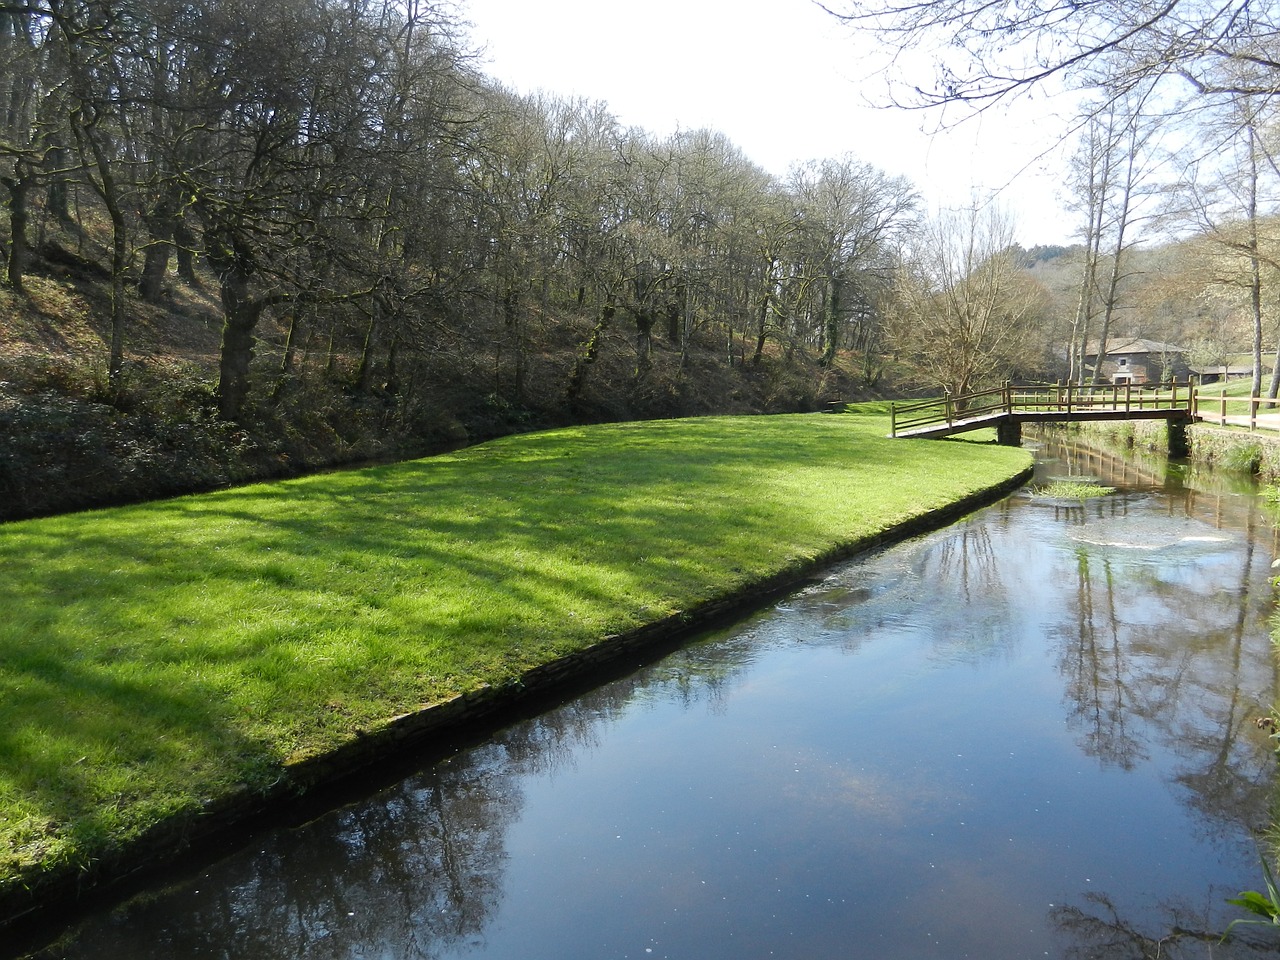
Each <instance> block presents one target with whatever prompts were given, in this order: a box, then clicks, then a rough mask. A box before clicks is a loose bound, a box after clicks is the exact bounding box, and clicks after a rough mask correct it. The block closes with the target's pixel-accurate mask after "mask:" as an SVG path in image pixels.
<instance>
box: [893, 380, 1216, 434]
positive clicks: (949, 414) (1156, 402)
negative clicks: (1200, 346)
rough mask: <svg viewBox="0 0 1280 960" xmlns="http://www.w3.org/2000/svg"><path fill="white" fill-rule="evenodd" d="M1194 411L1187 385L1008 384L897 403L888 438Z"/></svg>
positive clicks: (1184, 417) (1184, 415)
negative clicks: (936, 397) (1014, 425)
mask: <svg viewBox="0 0 1280 960" xmlns="http://www.w3.org/2000/svg"><path fill="white" fill-rule="evenodd" d="M1194 407H1195V394H1194V390H1193V389H1192V387H1191V384H1190V383H1185V384H1179V383H1176V382H1175V383H1167V384H1154V385H1146V384H1143V385H1139V386H1134V385H1132V384H1123V385H1120V384H1108V385H1106V386H1092V385H1089V386H1085V385H1080V384H1053V385H1043V386H1023V387H1014V386H1012V385H1011V384H1008V383H1006V384H1004V385H1003V386H1001V387H997V388H995V389H992V390H983V391H979V392H977V393H971V394H966V395H964V396H959V397H943V398H941V399H937V400H922V401H916V402H912V403H906V404H896V403H895V404H893V406H892V408H891V419H892V431H891V436H894V437H947V436H952V435H954V434H957V433H965V432H967V431H970V430H978V429H981V428H982V427H992V426H994V427H997V428H999V429H1003V428H1004V427H1005V426H1006V425H1010V424H1023V423H1050V422H1053V423H1064V422H1072V421H1090V420H1094V421H1096V420H1156V419H1160V420H1172V421H1178V420H1181V421H1190V420H1191V419H1193V417H1194V416H1195V414H1194ZM1015 432H1016V431H1015ZM1002 442H1003V440H1002ZM1015 442H1016V441H1015Z"/></svg>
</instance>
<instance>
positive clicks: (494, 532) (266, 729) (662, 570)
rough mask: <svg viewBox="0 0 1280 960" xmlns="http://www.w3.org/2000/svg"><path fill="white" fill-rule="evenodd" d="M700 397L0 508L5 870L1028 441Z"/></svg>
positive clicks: (906, 500) (620, 617) (85, 846)
mask: <svg viewBox="0 0 1280 960" xmlns="http://www.w3.org/2000/svg"><path fill="white" fill-rule="evenodd" d="M887 429H888V421H887V418H886V417H884V416H883V415H882V414H880V413H878V412H877V413H866V414H863V415H857V414H854V415H839V416H833V415H805V416H788V417H750V418H707V419H697V420H681V421H664V422H651V423H631V424H617V425H609V426H594V427H582V428H575V429H564V430H557V431H552V432H548V433H540V434H531V435H525V436H518V437H509V438H506V439H503V440H497V441H493V442H491V443H486V444H483V445H481V446H477V447H473V448H470V449H467V450H464V451H462V452H459V453H454V454H450V455H447V456H440V457H435V458H432V459H427V460H421V461H415V462H411V463H405V464H398V465H393V466H383V467H376V468H372V469H365V470H360V471H354V472H347V473H334V474H327V475H320V476H314V477H308V478H304V479H299V480H293V481H287V482H282V483H272V484H264V485H258V486H252V487H244V488H239V489H235V490H228V491H224V492H220V493H214V494H206V495H202V496H193V497H187V498H182V499H178V500H171V501H165V502H158V503H151V504H145V505H141V506H134V507H127V508H121V509H114V510H105V511H97V512H92V513H82V514H74V515H68V516H62V517H55V518H50V519H44V520H35V521H26V522H21V523H13V524H9V525H6V526H4V527H3V528H0V569H2V570H3V576H2V577H0V611H3V619H2V621H0V692H2V695H0V839H2V841H3V842H2V843H0V891H3V890H4V889H5V887H6V886H8V885H11V884H13V883H17V882H20V879H21V878H22V876H23V875H24V874H28V877H27V878H28V879H29V878H30V875H31V873H32V872H33V871H38V870H42V869H51V868H57V867H63V866H67V865H72V866H77V867H79V866H83V865H86V864H88V863H90V862H92V860H93V859H94V858H96V857H98V856H99V855H101V854H102V853H103V852H104V851H108V850H111V849H113V848H115V847H117V846H118V845H119V844H121V843H124V842H127V841H128V840H129V839H130V838H132V837H134V836H136V835H137V834H139V833H140V832H141V831H143V830H146V829H147V828H148V827H149V826H151V825H153V824H154V823H156V822H157V821H159V820H162V819H163V818H165V817H167V816H169V815H171V814H178V813H182V814H190V813H192V812H196V811H199V810H200V809H202V807H203V806H204V805H205V804H207V803H208V802H210V801H211V800H214V799H216V798H218V797H221V796H225V795H227V794H228V793H229V792H231V791H235V790H237V789H238V788H241V787H243V786H246V785H247V786H249V787H251V788H262V787H264V786H266V785H267V784H269V783H271V782H273V781H275V780H276V779H277V778H279V777H280V775H281V771H282V768H283V767H284V766H285V765H287V764H288V763H289V762H291V761H296V760H300V759H304V758H307V757H311V756H315V755H317V754H321V753H324V752H325V751H328V750H331V749H333V748H335V747H337V746H339V745H341V744H344V743H348V742H349V741H351V740H352V738H353V737H355V736H356V732H357V731H371V730H376V729H378V728H379V726H380V725H383V724H385V723H386V722H387V721H388V720H389V719H390V718H392V717H395V716H397V715H400V714H404V713H406V712H408V711H413V710H417V709H420V708H422V707H423V706H426V705H429V704H432V703H436V702H440V701H442V700H445V699H447V698H449V697H451V696H454V695H456V694H458V693H460V692H466V691H469V690H474V689H476V688H479V687H482V686H485V685H499V684H503V683H505V682H509V681H511V680H513V679H514V678H516V677H518V676H519V675H520V674H521V673H522V672H524V671H525V670H527V669H529V668H530V667H533V666H535V665H538V664H540V663H544V662H547V661H548V660H551V659H553V658H555V657H557V656H560V655H563V654H566V653H569V652H571V651H575V650H580V649H583V648H584V647H587V646H590V645H592V644H593V643H595V642H597V641H599V640H600V639H601V638H602V637H604V636H606V635H608V634H612V633H617V632H620V631H625V630H627V629H628V628H632V627H636V626H639V625H641V624H644V623H646V622H650V621H653V620H656V619H658V618H661V617H665V616H668V615H670V614H672V613H675V612H678V611H681V610H686V609H689V608H690V607H692V606H694V605H696V604H698V603H699V602H702V601H706V600H709V599H712V598H715V597H719V596H723V595H725V594H727V593H729V592H732V591H735V590H738V589H741V588H743V587H745V586H747V585H749V584H751V583H753V582H755V581H759V580H760V579H762V578H764V577H766V576H769V575H770V574H775V573H777V572H779V571H782V570H785V569H787V568H788V567H789V566H794V565H795V564H797V563H798V562H802V561H804V560H805V559H806V558H813V557H816V556H820V555H823V554H824V553H825V552H826V551H828V550H830V549H831V548H833V547H834V546H836V545H839V544H847V543H850V542H854V541H857V540H859V539H861V538H864V537H867V536H870V535H874V534H877V533H881V532H884V531H885V530H887V529H889V528H892V527H893V526H895V525H897V524H899V523H901V522H903V521H905V520H907V519H909V518H911V517H914V516H918V515H920V514H922V513H924V512H926V511H929V510H931V509H933V508H937V507H939V506H942V505H945V504H948V503H950V502H953V501H955V500H956V499H958V498H960V497H962V496H964V495H967V494H971V493H974V492H976V491H979V490H981V489H985V488H988V487H990V486H992V485H993V484H996V483H998V482H1000V481H1003V480H1005V479H1007V478H1008V477H1010V476H1012V475H1014V474H1016V473H1017V472H1018V471H1020V470H1022V469H1023V468H1024V467H1026V466H1027V465H1028V463H1029V461H1030V457H1029V454H1028V453H1026V452H1025V451H1021V450H1015V449H1010V448H1002V447H997V446H994V445H981V444H973V443H963V442H939V441H902V440H899V441H890V440H887V439H885V437H884V435H885V433H886V432H887Z"/></svg>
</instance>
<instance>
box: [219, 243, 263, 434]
mask: <svg viewBox="0 0 1280 960" xmlns="http://www.w3.org/2000/svg"><path fill="white" fill-rule="evenodd" d="M230 259H232V262H230V263H227V264H225V267H226V268H225V269H224V270H223V271H222V276H221V283H220V293H221V295H222V311H223V321H222V349H221V353H220V355H219V357H218V389H217V396H218V413H219V415H220V416H221V417H222V418H223V419H224V420H237V419H239V417H240V415H241V413H243V412H244V403H245V400H246V398H247V397H248V395H249V367H250V364H251V363H252V362H253V342H254V337H253V330H254V327H256V326H257V325H258V318H259V317H261V316H262V311H263V309H264V307H265V304H264V303H263V302H262V301H260V300H254V299H252V298H251V297H250V296H249V274H248V270H247V268H246V266H245V265H244V263H243V262H242V261H241V260H240V259H239V258H237V257H234V255H233V256H232V258H230Z"/></svg>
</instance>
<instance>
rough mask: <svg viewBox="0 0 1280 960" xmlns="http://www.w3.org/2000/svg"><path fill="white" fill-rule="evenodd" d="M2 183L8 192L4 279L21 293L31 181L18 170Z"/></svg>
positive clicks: (24, 267) (24, 274)
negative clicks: (7, 247) (7, 253)
mask: <svg viewBox="0 0 1280 960" xmlns="http://www.w3.org/2000/svg"><path fill="white" fill-rule="evenodd" d="M3 182H4V185H5V187H6V188H8V190H9V256H8V260H7V262H6V264H5V279H6V281H7V282H8V284H9V286H11V287H13V289H15V290H17V291H18V292H19V293H21V292H22V289H23V288H22V282H23V278H24V277H25V276H26V270H27V253H28V246H27V220H28V205H27V195H28V192H29V190H30V187H31V179H30V177H28V176H26V175H25V173H24V172H23V171H22V170H21V169H18V170H16V171H14V176H12V177H5V178H4V181H3Z"/></svg>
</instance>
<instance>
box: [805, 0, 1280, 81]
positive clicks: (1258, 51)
mask: <svg viewBox="0 0 1280 960" xmlns="http://www.w3.org/2000/svg"><path fill="white" fill-rule="evenodd" d="M828 9H830V10H831V12H832V13H834V14H835V15H836V16H838V17H840V18H841V19H843V20H845V21H847V22H849V23H852V24H856V25H858V26H860V27H865V28H869V29H871V30H873V31H875V33H876V35H877V36H878V37H879V38H880V39H881V40H883V41H884V42H885V43H887V44H888V45H890V46H891V47H892V48H895V49H897V50H904V51H905V50H912V49H920V48H923V49H928V50H931V51H933V52H934V53H935V54H936V57H935V66H936V72H935V74H934V75H933V76H932V77H925V76H918V77H905V78H904V79H903V87H902V88H901V89H900V101H901V102H902V103H904V104H910V105H914V106H930V105H938V104H945V103H956V102H963V103H970V104H975V105H983V104H987V103H991V102H994V101H998V100H1001V99H1003V98H1005V97H1007V96H1009V95H1011V94H1014V93H1016V92H1018V91H1021V90H1024V89H1026V88H1028V87H1031V86H1034V85H1037V84H1043V83H1048V82H1061V83H1063V84H1066V85H1073V86H1105V87H1107V88H1109V89H1111V90H1113V91H1125V90H1132V89H1134V88H1136V87H1138V86H1140V85H1141V84H1143V83H1144V82H1147V81H1150V80H1152V79H1153V78H1157V77H1168V76H1172V77H1179V78H1181V79H1182V80H1184V81H1186V82H1187V83H1188V84H1189V85H1190V87H1191V88H1192V89H1194V90H1196V91H1199V92H1202V93H1249V94H1256V95H1264V96H1274V95H1275V94H1276V92H1277V90H1278V89H1280V9H1278V8H1277V7H1276V6H1275V4H1273V3H1270V2H1263V0H1225V2H1212V0H1159V2H1154V3H1152V2H1148V0H999V2H992V0H923V2H906V3H904V2H897V0H887V2H880V0H849V2H846V3H837V4H832V5H830V6H829V7H828Z"/></svg>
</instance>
